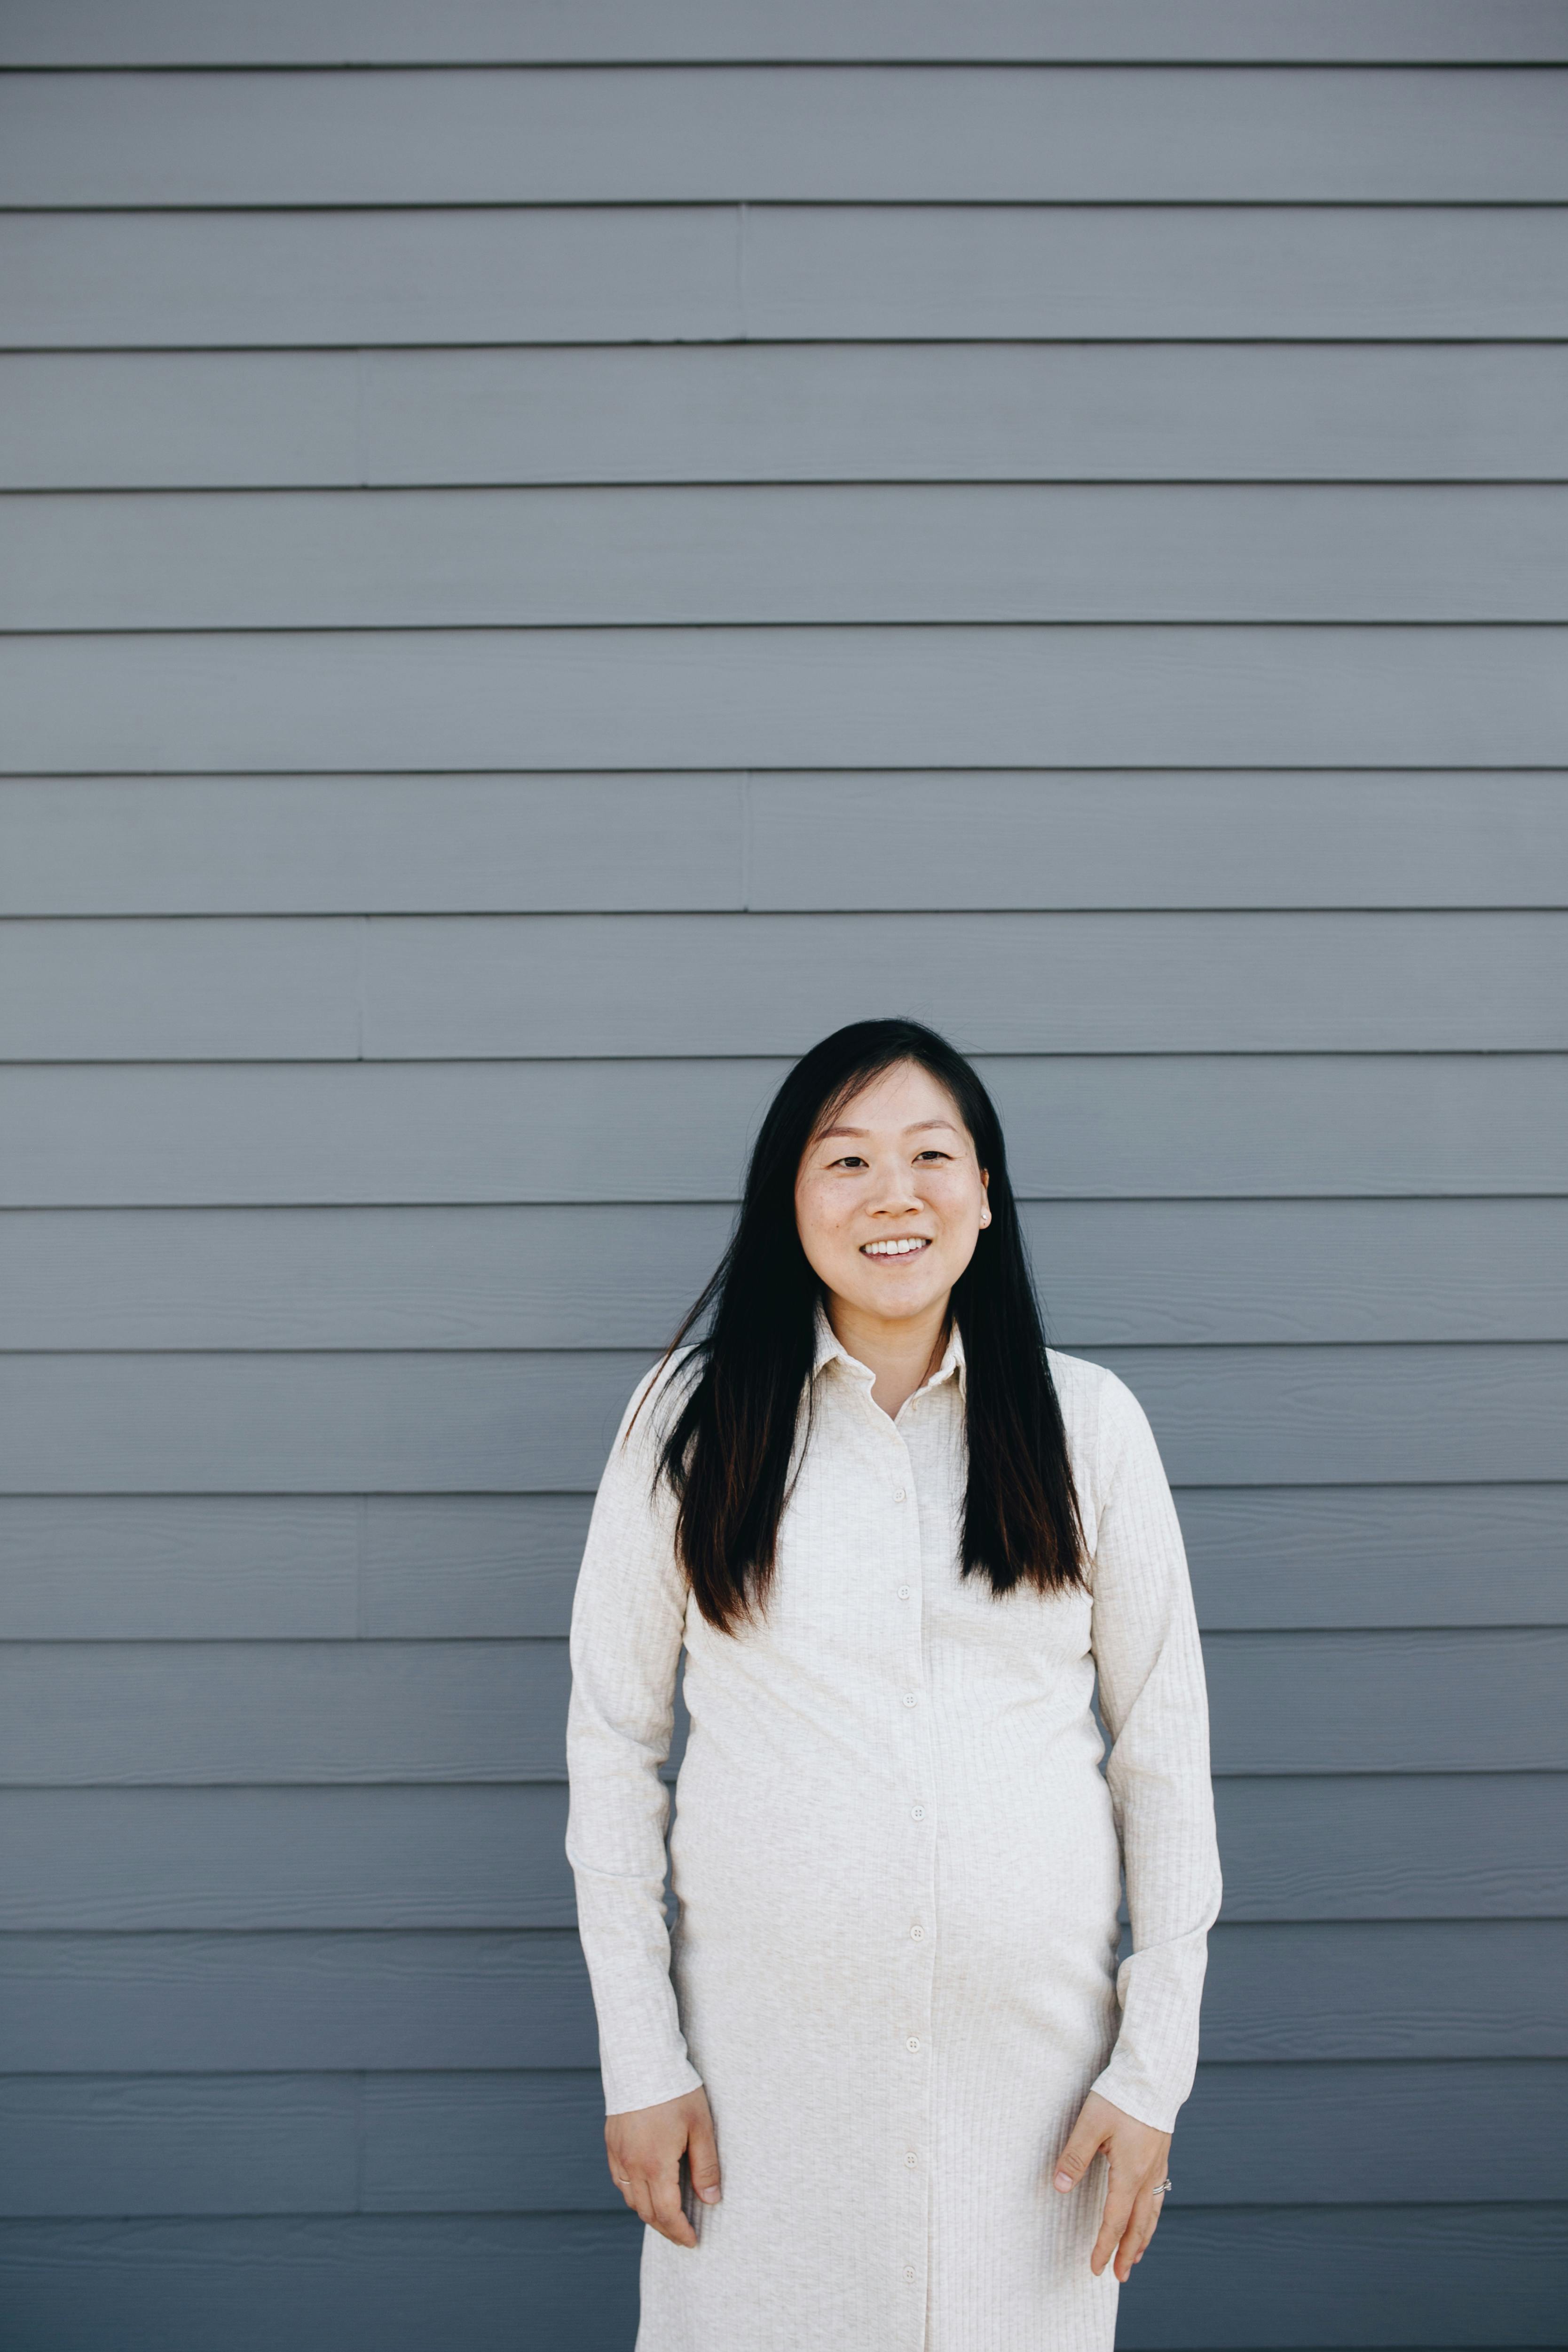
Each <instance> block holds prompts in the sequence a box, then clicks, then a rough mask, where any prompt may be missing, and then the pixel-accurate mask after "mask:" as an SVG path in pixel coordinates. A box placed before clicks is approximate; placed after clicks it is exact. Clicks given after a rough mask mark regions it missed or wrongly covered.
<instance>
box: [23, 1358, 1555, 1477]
mask: <svg viewBox="0 0 1568 2352" xmlns="http://www.w3.org/2000/svg"><path fill="white" fill-rule="evenodd" d="M651 1355H652V1351H651V1350H641V1351H637V1352H634V1353H632V1352H628V1353H619V1352H609V1351H606V1352H602V1353H588V1352H582V1353H577V1354H561V1353H559V1352H553V1351H548V1350H547V1351H538V1352H533V1353H528V1352H508V1351H503V1350H499V1349H491V1350H483V1351H481V1350H468V1351H447V1352H430V1353H423V1354H414V1353H398V1354H389V1353H377V1354H362V1353H358V1352H347V1351H345V1352H341V1353H328V1352H320V1351H314V1352H299V1353H294V1352H291V1351H286V1350H282V1349H278V1350H276V1351H274V1352H272V1353H269V1354H251V1355H243V1354H203V1353H198V1352H188V1353H184V1354H162V1355H130V1354H89V1353H74V1354H57V1355H22V1354H18V1355H11V1356H4V1357H0V1492H5V1493H23V1494H35V1493H44V1494H47V1493H54V1492H58V1493H62V1494H64V1493H71V1494H167V1493H174V1494H180V1493H225V1492H236V1491H237V1492H240V1493H249V1494H274V1493H285V1494H295V1493H307V1494H308V1493H320V1494H342V1493H354V1494H358V1493H361V1492H364V1491H367V1490H369V1491H372V1492H384V1493H416V1494H417V1493H437V1492H441V1493H447V1492H455V1493H503V1494H506V1493H513V1492H516V1491H517V1490H519V1489H524V1490H526V1489H528V1488H530V1487H532V1488H536V1489H538V1490H539V1491H542V1492H546V1493H555V1492H559V1491H560V1490H561V1489H563V1488H570V1487H588V1488H591V1487H592V1486H594V1485H596V1484H597V1482H598V1479H599V1476H600V1475H601V1471H602V1469H603V1466H604V1461H605V1456H606V1454H607V1452H608V1449H609V1446H610V1444H611V1441H612V1437H613V1435H614V1432H615V1427H616V1423H617V1421H618V1419H619V1416H620V1414H621V1412H622V1409H623V1407H624V1405H625V1402H626V1400H627V1399H628V1397H629V1396H630V1395H631V1392H632V1388H633V1386H634V1385H635V1382H636V1381H637V1380H638V1379H639V1378H640V1377H641V1375H642V1374H643V1371H645V1370H647V1369H648V1367H649V1362H650V1358H651ZM1099 1360H1101V1361H1103V1362H1104V1363H1106V1364H1107V1365H1109V1366H1111V1367H1112V1368H1113V1369H1114V1370H1119V1371H1120V1372H1121V1373H1122V1375H1123V1377H1124V1379H1125V1380H1126V1381H1128V1383H1129V1385H1130V1386H1131V1387H1132V1389H1133V1390H1134V1393H1135V1394H1136V1395H1138V1396H1139V1397H1140V1398H1141V1399H1142V1401H1143V1402H1144V1404H1145V1407H1146V1408H1147V1411H1148V1413H1149V1416H1150V1419H1151V1421H1152V1422H1153V1423H1154V1427H1155V1433H1156V1435H1157V1437H1158V1439H1159V1443H1160V1449H1161V1452H1162V1454H1163V1456H1164V1458H1165V1463H1166V1468H1167V1470H1168V1472H1169V1475H1170V1476H1171V1477H1172V1478H1173V1479H1175V1480H1177V1481H1180V1482H1182V1483H1183V1484H1191V1485H1205V1486H1208V1485H1218V1486H1224V1485H1233V1484H1234V1485H1242V1486H1250V1485H1258V1486H1277V1485H1282V1484H1289V1485H1301V1486H1320V1485H1321V1486H1343V1485H1346V1484H1360V1483H1376V1482H1379V1481H1383V1480H1393V1481H1397V1482H1400V1483H1411V1482H1424V1481H1427V1480H1431V1479H1437V1480H1453V1481H1455V1482H1459V1483H1468V1482H1470V1481H1476V1482H1479V1483H1483V1484H1488V1483H1490V1482H1491V1481H1493V1480H1497V1479H1504V1480H1516V1479H1517V1480H1537V1479H1546V1480H1558V1479H1563V1478H1568V1346H1564V1345H1563V1344H1562V1343H1557V1344H1555V1345H1545V1344H1539V1343H1538V1344H1533V1345H1531V1344H1526V1345H1504V1344H1492V1343H1483V1342H1477V1343H1473V1344H1469V1345H1465V1346H1458V1347H1445V1346H1436V1345H1432V1344H1430V1343H1428V1344H1426V1345H1416V1346H1410V1347H1402V1346H1372V1345H1369V1344H1367V1343H1365V1342H1362V1343H1360V1344H1357V1345H1352V1346H1340V1347H1336V1346H1322V1347H1312V1348H1289V1347H1209V1348H1176V1347H1166V1348H1108V1349H1102V1350H1101V1351H1100V1357H1099Z"/></svg>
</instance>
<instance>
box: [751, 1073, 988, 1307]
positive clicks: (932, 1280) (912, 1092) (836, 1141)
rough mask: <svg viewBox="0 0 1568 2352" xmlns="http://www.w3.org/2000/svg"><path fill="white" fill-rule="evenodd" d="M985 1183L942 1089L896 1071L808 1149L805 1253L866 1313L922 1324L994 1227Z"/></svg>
mask: <svg viewBox="0 0 1568 2352" xmlns="http://www.w3.org/2000/svg"><path fill="white" fill-rule="evenodd" d="M986 1181H987V1180H986V1171H984V1170H983V1169H982V1168H981V1166H980V1165H979V1162H978V1160H977V1159H976V1157H975V1146H974V1142H973V1139H972V1138H971V1137H970V1135H969V1132H968V1129H967V1128H966V1127H965V1126H964V1123H963V1121H962V1119H961V1118H960V1117H959V1114H958V1106H957V1104H956V1102H955V1101H954V1100H953V1097H952V1096H951V1095H950V1094H949V1093H948V1092H947V1089H946V1087H944V1086H941V1085H939V1084H938V1082H937V1081H936V1079H935V1078H934V1077H933V1076H931V1074H930V1072H929V1071H928V1070H924V1069H922V1068H921V1067H920V1066H919V1064H918V1063H916V1062H898V1063H895V1064H894V1067H893V1068H892V1069H891V1070H884V1071H883V1075H882V1076H881V1077H879V1078H873V1080H872V1082H871V1083H870V1084H869V1085H868V1086H866V1087H862V1090H861V1091H860V1093H859V1094H856V1095H852V1096H851V1097H850V1099H849V1101H848V1102H847V1103H845V1105H844V1106H843V1108H842V1109H841V1110H840V1111H838V1112H836V1113H835V1114H834V1118H833V1123H832V1125H831V1127H829V1128H826V1129H823V1130H822V1131H821V1133H820V1134H819V1135H817V1136H816V1137H815V1138H814V1139H813V1140H812V1142H811V1143H810V1145H809V1146H808V1148H807V1150H806V1153H805V1156H804V1158H803V1159H802V1160H801V1162H800V1174H799V1176H798V1177H797V1178H796V1180H795V1222H796V1224H797V1225H798V1227H799V1228H800V1244H801V1247H802V1248H803V1249H804V1250H805V1253H806V1255H807V1257H808V1259H809V1260H810V1264H811V1266H812V1268H813V1269H814V1271H815V1272H816V1273H817V1274H818V1275H820V1276H821V1279H822V1281H823V1282H824V1283H825V1285H826V1286H827V1288H828V1290H829V1291H830V1293H831V1294H832V1296H833V1297H836V1298H838V1299H840V1300H841V1301H843V1302H844V1303H845V1304H846V1305H848V1306H849V1307H853V1308H855V1309H857V1310H858V1311H859V1312H860V1313H861V1314H862V1315H870V1316H875V1317H879V1318H885V1319H887V1320H888V1321H890V1322H900V1321H903V1320H904V1318H906V1317H915V1316H920V1315H924V1314H926V1313H928V1312H929V1311H930V1309H931V1308H932V1307H934V1306H936V1305H938V1304H945V1303H946V1296H947V1293H948V1292H949V1291H950V1290H951V1289H952V1287H953V1285H954V1284H955V1283H956V1281H957V1279H958V1276H960V1275H961V1274H962V1273H963V1271H964V1269H965V1267H966V1266H967V1265H968V1263H969V1260H970V1258H971V1257H972V1256H973V1255H974V1254H975V1244H976V1242H977V1239H978V1237H979V1233H980V1228H981V1226H982V1224H985V1223H988V1222H989V1217H990V1212H989V1210H988V1207H987V1204H986Z"/></svg>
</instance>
